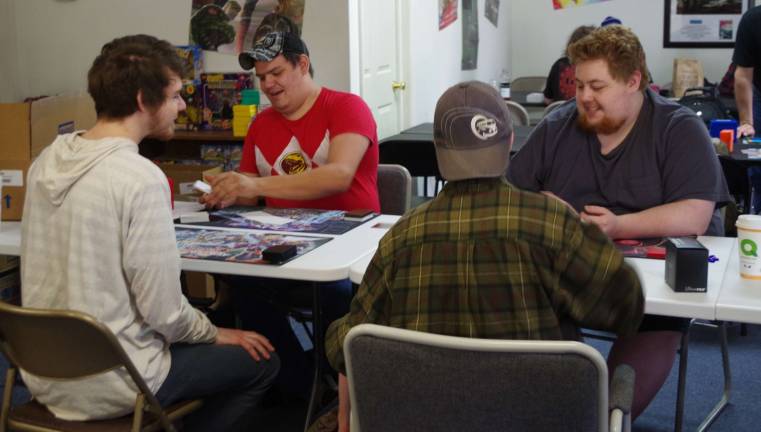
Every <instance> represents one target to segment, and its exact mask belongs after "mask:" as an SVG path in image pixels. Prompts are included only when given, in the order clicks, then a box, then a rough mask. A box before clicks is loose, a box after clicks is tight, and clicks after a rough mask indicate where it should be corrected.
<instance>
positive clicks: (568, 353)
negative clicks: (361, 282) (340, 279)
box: [344, 324, 634, 432]
mask: <svg viewBox="0 0 761 432" xmlns="http://www.w3.org/2000/svg"><path fill="white" fill-rule="evenodd" d="M344 357H345V359H346V370H347V376H348V380H349V395H350V398H351V421H352V425H351V430H352V431H353V432H355V431H360V430H364V431H425V430H436V431H463V430H477V431H505V430H510V431H553V430H584V431H608V430H628V428H629V426H630V416H629V409H630V407H631V401H632V395H633V385H634V371H633V370H632V369H631V368H630V367H628V366H626V365H622V366H621V367H619V368H618V369H617V370H616V374H615V376H614V378H613V385H612V386H611V388H612V389H613V390H612V393H611V394H612V395H613V396H612V397H611V398H610V400H609V392H608V371H607V367H606V365H605V360H603V358H602V356H601V355H600V353H599V352H597V351H596V350H595V349H594V348H592V347H590V346H588V345H585V344H583V343H580V342H569V341H515V340H486V339H471V338H463V337H453V336H442V335H435V334H429V333H421V332H415V331H410V330H402V329H396V328H391V327H383V326H378V325H373V324H362V325H359V326H357V327H355V328H352V329H351V331H349V334H348V335H347V337H346V340H345V342H344ZM619 390H622V391H619Z"/></svg>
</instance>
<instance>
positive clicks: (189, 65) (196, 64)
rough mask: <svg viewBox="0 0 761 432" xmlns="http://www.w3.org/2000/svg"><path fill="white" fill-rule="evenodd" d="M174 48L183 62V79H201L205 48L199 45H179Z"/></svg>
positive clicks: (196, 80) (198, 80)
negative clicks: (202, 48)
mask: <svg viewBox="0 0 761 432" xmlns="http://www.w3.org/2000/svg"><path fill="white" fill-rule="evenodd" d="M174 49H175V50H176V51H177V55H178V56H180V58H181V59H182V63H183V72H182V76H181V77H180V78H182V81H183V82H185V81H195V82H200V81H201V72H202V71H203V50H201V47H199V46H198V45H178V46H175V47H174Z"/></svg>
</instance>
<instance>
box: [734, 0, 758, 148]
mask: <svg viewBox="0 0 761 432" xmlns="http://www.w3.org/2000/svg"><path fill="white" fill-rule="evenodd" d="M732 62H733V63H734V64H735V65H737V67H736V69H735V100H736V102H737V111H738V112H739V114H740V119H739V120H740V121H739V123H740V126H738V128H737V136H738V137H743V136H750V137H752V136H757V135H761V127H759V125H761V93H759V92H760V91H761V6H756V7H753V8H751V9H750V10H748V11H747V12H745V15H743V17H742V19H741V20H740V25H739V26H738V28H737V40H736V41H735V50H734V53H733V54H732Z"/></svg>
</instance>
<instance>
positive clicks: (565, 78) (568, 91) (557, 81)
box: [544, 26, 595, 105]
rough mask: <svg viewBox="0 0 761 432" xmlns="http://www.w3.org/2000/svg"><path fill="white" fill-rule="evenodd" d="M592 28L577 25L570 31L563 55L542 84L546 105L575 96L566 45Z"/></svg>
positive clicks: (592, 28) (571, 66)
mask: <svg viewBox="0 0 761 432" xmlns="http://www.w3.org/2000/svg"><path fill="white" fill-rule="evenodd" d="M594 29H595V27H594V26H579V27H576V29H575V30H574V31H573V33H571V36H570V37H569V38H568V42H567V43H566V47H565V49H564V50H563V56H562V57H560V58H559V59H557V60H555V63H553V64H552V67H551V68H550V74H549V75H548V76H547V83H546V84H545V85H544V103H545V104H546V105H549V104H551V103H552V102H555V101H558V100H568V99H571V98H572V97H574V96H576V75H575V74H574V69H573V65H572V64H571V62H570V60H568V47H569V46H570V45H571V44H572V43H574V42H576V41H578V40H579V39H581V38H583V37H584V36H586V35H588V34H589V33H591V32H592V30H594Z"/></svg>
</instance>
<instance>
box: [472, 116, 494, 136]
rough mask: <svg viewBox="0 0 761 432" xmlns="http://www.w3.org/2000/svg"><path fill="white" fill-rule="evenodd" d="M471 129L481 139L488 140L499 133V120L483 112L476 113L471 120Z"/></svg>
mask: <svg viewBox="0 0 761 432" xmlns="http://www.w3.org/2000/svg"><path fill="white" fill-rule="evenodd" d="M470 130H472V131H473V135H475V136H476V137H477V138H478V139H480V140H487V139H489V138H491V137H493V136H494V135H497V121H496V120H494V119H492V118H488V117H486V116H484V115H481V114H476V115H474V116H473V118H472V119H471V120H470Z"/></svg>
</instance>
